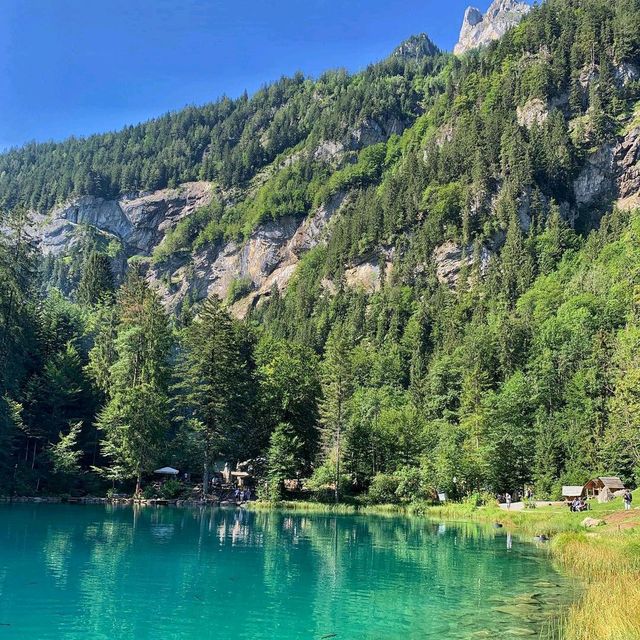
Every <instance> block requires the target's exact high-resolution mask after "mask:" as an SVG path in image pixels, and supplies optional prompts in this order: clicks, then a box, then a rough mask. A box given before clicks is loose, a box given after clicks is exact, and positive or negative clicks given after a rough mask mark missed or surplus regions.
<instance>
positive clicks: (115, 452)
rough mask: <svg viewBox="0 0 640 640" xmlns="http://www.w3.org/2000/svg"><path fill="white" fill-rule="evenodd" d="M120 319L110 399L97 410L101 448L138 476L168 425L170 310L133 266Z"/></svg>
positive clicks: (158, 449)
mask: <svg viewBox="0 0 640 640" xmlns="http://www.w3.org/2000/svg"><path fill="white" fill-rule="evenodd" d="M118 306H119V308H120V321H119V323H118V326H117V330H116V337H115V341H114V347H113V350H114V353H115V358H114V362H113V364H112V365H111V367H110V370H109V379H108V384H107V397H108V402H107V404H106V406H105V407H104V409H103V410H102V411H101V413H100V415H99V416H98V421H97V424H98V427H99V429H100V430H101V431H102V432H103V433H104V438H103V440H102V451H103V454H104V455H105V456H106V457H108V458H109V459H110V460H112V462H113V463H114V464H115V465H116V466H117V467H118V468H120V469H122V472H123V473H124V474H125V475H128V476H133V477H135V479H136V493H140V490H141V483H142V475H143V473H145V472H147V471H148V470H149V469H150V467H151V465H153V464H155V462H156V461H157V459H158V456H159V454H160V452H161V450H162V448H163V446H164V441H165V437H166V434H167V429H168V426H169V407H168V386H169V377H170V366H169V354H170V349H171V343H172V336H171V330H170V328H169V322H168V319H167V316H166V314H165V312H164V310H163V308H162V305H161V304H160V300H159V299H158V296H157V295H156V294H155V293H153V292H152V291H151V290H150V289H149V287H148V285H147V283H146V282H145V281H144V279H143V278H142V276H141V275H140V274H139V273H138V272H137V271H136V270H132V271H131V272H130V274H129V276H128V278H127V281H126V282H125V284H124V286H123V287H122V289H121V291H120V293H119V296H118Z"/></svg>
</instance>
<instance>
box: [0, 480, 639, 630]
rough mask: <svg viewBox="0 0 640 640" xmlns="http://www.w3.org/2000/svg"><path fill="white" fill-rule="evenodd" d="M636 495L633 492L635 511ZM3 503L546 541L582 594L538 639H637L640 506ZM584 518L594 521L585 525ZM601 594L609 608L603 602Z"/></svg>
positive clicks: (2, 499) (74, 500)
mask: <svg viewBox="0 0 640 640" xmlns="http://www.w3.org/2000/svg"><path fill="white" fill-rule="evenodd" d="M638 493H639V492H636V495H635V497H636V500H635V502H636V504H637V503H638V501H639V500H638V498H639V497H640V496H639V495H638ZM0 503H5V504H8V503H34V504H92V505H95V504H110V505H122V506H135V505H138V506H148V507H154V506H169V507H175V508H193V507H203V506H212V507H214V506H215V507H236V508H237V507H240V506H242V507H244V508H246V509H248V510H253V511H289V512H295V513H299V514H304V513H309V514H313V513H316V514H327V515H331V514H334V515H364V516H366V515H378V516H388V517H422V518H425V519H429V520H440V521H444V522H447V521H448V522H452V523H456V522H457V523H475V524H485V525H491V524H493V525H496V524H499V525H500V528H502V527H504V528H505V529H506V530H507V531H510V532H512V533H515V534H517V535H526V536H530V537H532V538H533V539H532V540H531V542H532V543H533V542H535V537H536V536H547V537H548V538H546V539H548V540H549V542H548V544H547V546H548V551H549V556H550V560H551V561H552V562H554V563H555V564H556V566H557V568H558V569H560V570H561V571H562V572H563V573H565V574H566V575H568V576H569V577H571V578H575V579H576V580H578V581H580V583H581V584H582V586H583V592H582V595H581V597H580V598H578V600H577V601H576V602H575V603H574V604H572V605H570V606H569V608H568V610H567V611H565V612H563V613H562V614H560V616H559V619H558V620H557V621H554V622H553V623H552V625H551V627H550V628H549V630H548V631H546V632H545V634H544V635H541V636H540V638H541V640H640V507H636V508H635V509H632V510H630V511H624V510H622V508H621V506H622V505H621V500H619V499H618V500H614V501H612V502H611V503H607V504H603V505H600V504H598V505H596V504H594V505H593V509H592V510H591V511H589V512H582V513H570V512H568V511H567V510H566V508H565V507H557V506H543V507H538V508H535V509H524V510H520V511H509V510H505V509H501V508H499V507H498V506H497V505H496V506H493V505H489V506H475V505H473V506H472V505H470V504H465V503H450V504H448V505H443V506H430V505H427V504H413V505H350V504H338V505H335V504H324V503H319V502H302V501H283V502H278V503H270V502H262V501H253V502H250V503H248V504H247V503H245V504H243V505H240V504H235V503H229V502H226V503H224V502H223V503H220V502H217V501H195V500H161V499H148V500H134V499H133V498H97V497H89V496H88V497H85V498H71V499H68V498H66V499H65V498H63V497H60V496H49V497H44V496H43V497H25V496H16V497H0ZM585 518H592V519H593V523H592V524H591V526H585V525H584V522H585ZM603 594H607V596H608V597H607V602H606V603H603Z"/></svg>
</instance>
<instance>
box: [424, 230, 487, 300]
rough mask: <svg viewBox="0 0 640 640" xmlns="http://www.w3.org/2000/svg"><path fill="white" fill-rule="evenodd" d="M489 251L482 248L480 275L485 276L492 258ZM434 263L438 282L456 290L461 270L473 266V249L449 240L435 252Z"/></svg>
mask: <svg viewBox="0 0 640 640" xmlns="http://www.w3.org/2000/svg"><path fill="white" fill-rule="evenodd" d="M490 255H491V254H490V253H489V250H488V249H487V248H486V247H482V249H481V252H480V256H479V259H480V264H479V267H480V273H481V274H483V275H484V273H485V271H486V269H487V265H488V264H489V258H490ZM432 257H433V261H434V263H435V267H436V276H437V278H438V280H439V281H440V282H441V283H442V284H445V285H447V286H448V287H449V288H450V289H455V288H456V285H457V284H458V280H459V278H460V270H461V269H462V267H463V266H466V267H471V266H473V261H474V256H473V247H472V246H467V247H462V246H460V245H459V244H456V243H455V242H452V241H451V240H447V241H446V242H444V243H442V244H441V245H439V246H438V247H436V248H435V249H434V251H433V256H432Z"/></svg>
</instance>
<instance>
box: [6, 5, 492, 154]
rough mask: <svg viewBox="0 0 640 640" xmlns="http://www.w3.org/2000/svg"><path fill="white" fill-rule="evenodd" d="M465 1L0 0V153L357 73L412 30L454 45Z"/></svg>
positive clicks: (437, 40)
mask: <svg viewBox="0 0 640 640" xmlns="http://www.w3.org/2000/svg"><path fill="white" fill-rule="evenodd" d="M489 1H490V0H482V1H481V2H479V3H477V5H478V6H479V8H480V9H482V10H485V9H486V8H487V6H488V4H489ZM467 4H468V0H448V1H447V2H442V1H440V0H438V1H436V0H271V1H269V0H263V1H259V0H233V1H228V0H225V1H223V0H0V149H2V148H7V147H9V146H13V145H18V144H22V143H24V142H26V141H29V140H52V139H53V140H60V139H63V138H66V137H68V136H70V135H87V134H90V133H95V132H102V131H110V130H114V129H119V128H121V127H122V126H124V125H126V124H135V123H137V122H140V121H142V120H146V119H148V118H151V117H153V116H156V115H159V114H162V113H164V112H166V111H169V110H173V109H179V108H180V107H183V106H184V105H186V104H202V103H205V102H209V101H211V100H215V99H216V98H217V97H219V96H220V95H222V94H226V95H229V96H237V95H239V94H240V93H242V91H243V90H244V89H247V90H248V91H249V92H250V93H251V92H253V91H255V90H256V89H258V88H259V87H260V86H261V85H262V84H265V83H266V82H269V81H271V80H275V79H277V78H279V77H280V76H281V75H290V74H292V73H294V72H295V71H298V70H300V71H302V72H304V73H305V74H310V75H317V74H319V73H321V72H322V71H324V70H326V69H328V68H335V67H346V68H347V69H350V70H357V69H360V68H362V67H364V66H366V65H367V64H368V63H369V62H373V61H375V60H378V59H380V58H382V57H384V56H386V55H387V54H388V53H389V52H390V51H391V50H392V49H393V48H394V47H395V46H396V45H397V44H398V43H399V42H400V41H402V40H404V39H405V38H407V37H408V36H410V35H412V34H414V33H420V32H426V33H427V34H428V35H429V36H430V37H431V39H432V40H434V42H435V43H436V44H437V45H439V46H440V47H442V48H445V49H451V48H452V47H453V44H454V43H455V42H456V40H457V35H458V31H459V29H460V23H461V20H462V15H463V12H464V9H465V7H466V5H467Z"/></svg>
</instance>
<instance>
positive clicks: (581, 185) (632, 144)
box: [573, 127, 640, 208]
mask: <svg viewBox="0 0 640 640" xmlns="http://www.w3.org/2000/svg"><path fill="white" fill-rule="evenodd" d="M573 191H574V195H575V199H576V203H577V204H578V205H583V206H584V205H591V204H593V203H597V202H598V201H599V200H602V199H606V198H610V199H617V204H618V206H621V207H624V208H632V207H634V206H637V205H638V204H640V127H634V128H632V129H631V130H630V131H628V132H627V134H626V135H625V137H624V138H622V139H621V140H620V141H619V142H617V143H616V144H613V143H610V144H605V145H603V146H602V147H600V149H598V150H597V151H596V152H594V153H592V154H591V155H590V156H589V157H588V158H587V162H586V163H585V166H584V168H583V169H582V171H581V172H580V173H579V174H578V177H577V178H576V179H575V180H574V183H573Z"/></svg>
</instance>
